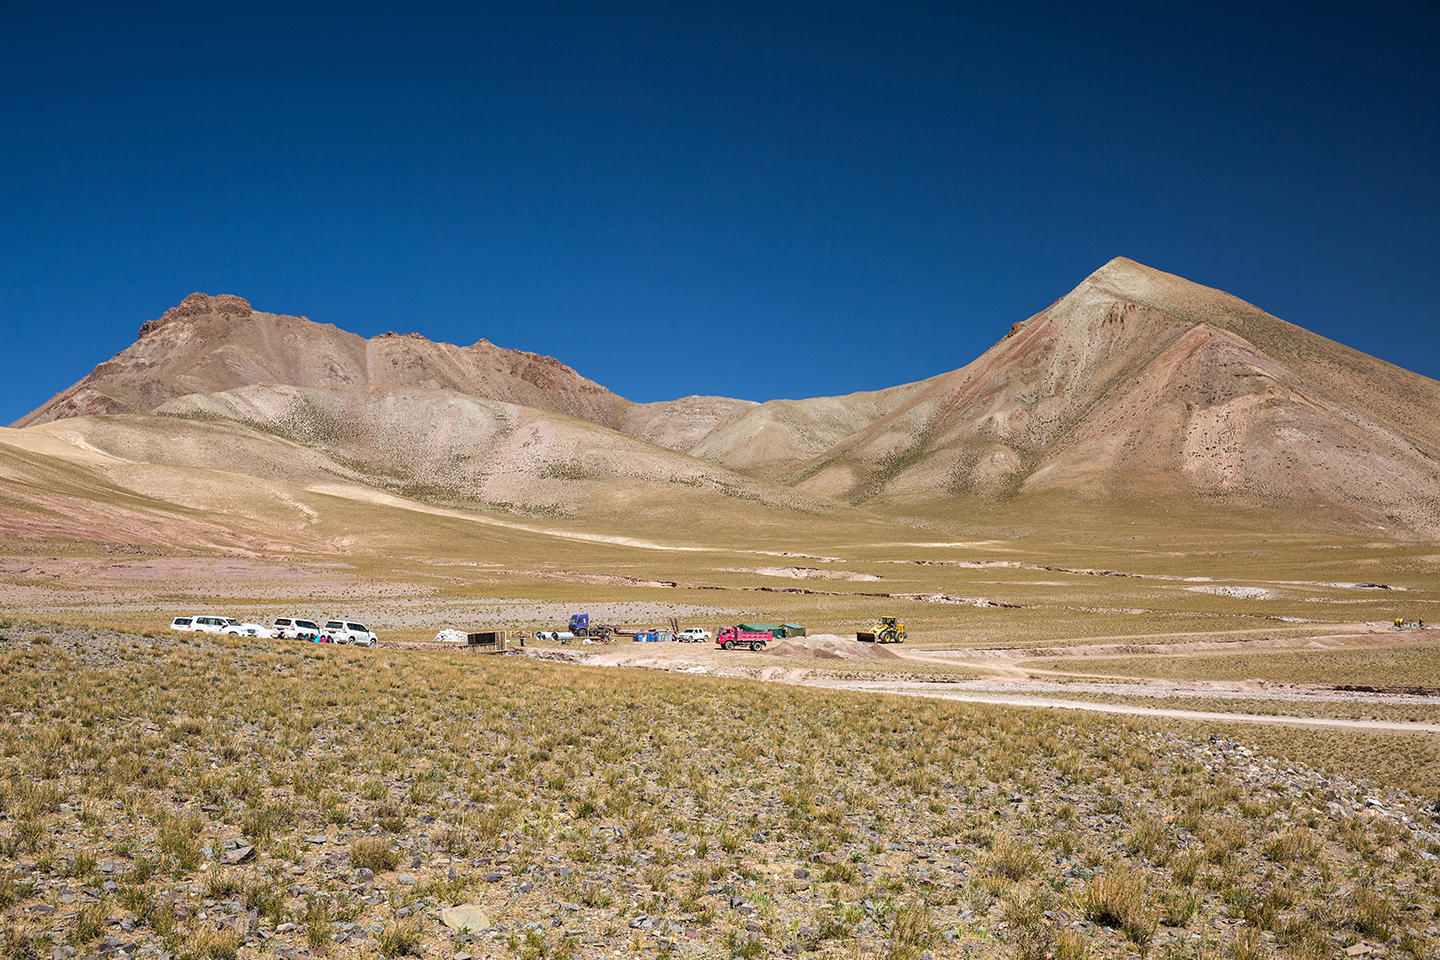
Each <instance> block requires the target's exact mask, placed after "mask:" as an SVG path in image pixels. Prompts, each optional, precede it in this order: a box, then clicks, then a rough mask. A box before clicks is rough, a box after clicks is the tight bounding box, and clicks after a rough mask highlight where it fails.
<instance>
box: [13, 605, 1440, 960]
mask: <svg viewBox="0 0 1440 960" xmlns="http://www.w3.org/2000/svg"><path fill="white" fill-rule="evenodd" d="M41 633H45V634H46V635H47V637H48V642H46V641H41V642H38V643H37V642H36V640H37V639H38V636H37V635H38V634H41ZM5 635H6V638H7V639H6V640H5V641H4V646H3V652H0V656H3V663H0V668H3V669H0V677H3V683H0V709H3V710H4V711H5V715H6V716H7V717H8V718H9V721H10V722H9V723H8V724H7V725H6V726H5V727H4V728H3V729H0V772H3V774H4V779H3V781H0V782H3V783H4V788H3V794H0V799H3V809H4V811H5V814H6V820H5V823H4V825H3V828H0V834H3V836H0V839H3V848H0V854H3V859H0V863H3V869H0V877H3V881H0V910H3V917H4V921H3V923H4V936H3V942H4V944H5V946H4V948H3V949H4V950H6V951H7V952H8V953H9V954H10V955H14V956H29V955H35V954H36V953H37V952H45V951H48V950H49V949H50V947H51V945H53V944H54V943H55V938H56V937H58V939H59V940H60V941H68V942H71V943H73V944H75V945H76V946H77V949H80V950H84V949H93V947H94V945H95V944H97V943H98V942H100V941H101V940H102V939H103V938H104V936H116V937H117V938H118V939H122V940H124V941H126V942H128V943H132V944H140V945H143V944H153V945H154V946H155V948H157V949H160V950H163V951H164V952H169V953H172V954H173V955H175V956H177V957H199V956H226V955H234V954H236V953H240V954H242V955H243V954H244V953H245V952H247V951H250V950H253V949H255V948H256V947H257V946H258V945H259V943H260V941H259V940H258V939H256V938H257V937H258V936H259V932H260V931H264V932H265V933H266V934H268V935H270V936H271V937H272V940H270V941H269V943H268V945H267V949H273V948H274V947H275V946H276V945H277V944H278V945H286V944H288V945H292V946H298V945H301V944H306V945H308V946H309V947H310V948H311V949H317V948H322V947H323V948H324V949H326V950H329V951H331V952H335V953H339V954H342V955H352V954H353V955H357V956H358V955H368V954H371V953H373V952H381V953H384V954H386V955H391V956H400V955H414V954H416V953H418V951H419V950H420V949H421V948H424V950H425V951H426V955H430V956H434V955H437V952H438V953H439V954H440V955H444V954H445V953H446V952H447V951H464V952H469V953H472V954H475V953H491V954H493V955H498V956H567V955H574V956H585V955H590V954H592V953H594V952H600V951H605V952H608V951H611V950H614V949H617V948H621V947H625V948H626V949H628V950H630V951H632V952H633V953H637V954H639V955H642V956H657V955H663V954H665V953H667V952H669V951H673V950H677V949H689V950H693V951H698V953H699V955H702V956H710V955H721V956H761V955H772V954H774V953H777V952H779V951H781V950H782V949H783V948H785V947H786V946H789V945H795V946H798V947H799V948H800V949H802V950H803V951H805V952H807V953H810V954H814V955H820V956H836V957H839V956H846V957H848V956H853V955H855V953H856V951H859V953H860V955H888V956H894V957H912V958H915V957H919V956H920V955H921V954H923V953H929V954H930V955H932V956H974V957H1011V956H1033V957H1037V958H1039V957H1044V956H1069V957H1076V956H1084V955H1087V954H1089V955H1091V956H1095V957H1107V956H1128V955H1133V951H1134V950H1136V949H1137V948H1144V949H1147V950H1149V951H1151V952H1152V953H1153V954H1155V955H1159V956H1166V955H1167V954H1166V952H1165V951H1166V949H1167V948H1168V947H1170V946H1174V945H1179V944H1182V943H1183V944H1185V945H1186V946H1185V947H1184V949H1185V950H1192V949H1194V948H1203V949H1206V950H1214V951H1223V950H1229V951H1230V952H1232V953H1233V952H1236V951H1241V950H1247V949H1251V947H1253V946H1255V945H1256V944H1259V945H1261V946H1263V947H1264V948H1265V949H1267V950H1270V951H1271V952H1272V953H1274V952H1277V951H1282V952H1284V954H1285V955H1287V956H1324V955H1329V954H1328V953H1327V951H1330V952H1333V951H1335V950H1338V949H1339V948H1341V947H1343V946H1345V945H1348V944H1354V943H1359V942H1364V941H1368V942H1388V943H1389V948H1390V950H1391V951H1392V952H1393V953H1395V954H1397V955H1400V956H1414V957H1426V956H1430V955H1432V954H1433V952H1434V950H1435V949H1436V948H1437V946H1440V944H1437V942H1436V941H1435V939H1434V937H1433V934H1431V933H1427V931H1428V930H1431V929H1433V927H1434V925H1435V923H1436V921H1437V917H1436V907H1435V904H1436V903H1437V902H1440V871H1437V870H1436V869H1435V868H1434V865H1433V862H1432V861H1430V860H1427V859H1425V857H1428V856H1432V855H1434V854H1435V853H1436V852H1437V851H1440V844H1437V843H1436V842H1434V841H1432V840H1427V839H1425V838H1422V837H1421V836H1419V835H1418V834H1417V833H1416V832H1415V831H1414V830H1413V829H1412V828H1411V827H1408V826H1407V825H1406V824H1405V822H1404V821H1402V820H1401V819H1400V815H1401V814H1405V815H1407V816H1409V817H1410V818H1411V822H1412V823H1418V822H1422V821H1423V819H1424V817H1425V814H1424V813H1423V812H1422V810H1421V806H1420V804H1419V803H1418V802H1417V801H1415V800H1414V799H1412V798H1407V797H1405V796H1404V795H1402V794H1398V793H1393V792H1392V793H1382V794H1380V795H1379V796H1380V802H1381V806H1380V807H1379V808H1375V807H1373V806H1367V797H1369V796H1371V795H1372V794H1373V788H1371V787H1368V786H1365V785H1364V784H1363V783H1351V782H1350V781H1349V780H1347V779H1346V778H1344V777H1343V776H1339V775H1336V774H1331V773H1324V774H1322V773H1317V772H1311V771H1308V770H1305V769H1303V768H1294V769H1292V765H1291V764H1290V763H1289V762H1287V761H1270V760H1267V759H1265V757H1264V756H1262V755H1247V754H1238V753H1236V751H1234V750H1233V749H1232V748H1230V747H1229V746H1228V745H1226V744H1217V743H1214V742H1211V741H1209V740H1208V739H1206V738H1204V737H1201V736H1196V735H1194V734H1190V733H1187V732H1184V729H1183V728H1177V727H1176V726H1174V725H1166V724H1139V723H1125V722H1120V721H1115V720H1108V719H1099V718H1088V717H1087V718H1082V719H1079V720H1077V719H1076V718H1074V717H1066V716H1062V715H1059V714H1054V713H1048V712H1044V711H1040V712H1027V713H1024V714H1018V713H1016V712H1014V711H1008V710H1004V709H990V708H981V707H971V706H965V705H957V704H946V703H940V702H931V701H914V700H907V699H903V698H884V697H873V696H865V695H857V694H848V693H829V692H824V691H816V690H809V689H805V690H802V689H794V688H786V687H777V686H768V685H761V684H753V683H744V682H736V681H726V680H719V679H714V678H706V677H675V676H668V675H663V674H656V673H653V672H640V671H630V670H605V671H598V670H587V669H584V668H576V667H571V666H566V665H556V664H544V663H537V662H533V661H526V660H516V659H513V658H483V657H475V656H467V655H465V654H463V653H428V652H417V651H394V650H386V649H384V648H380V649H378V650H375V651H357V650H352V649H349V648H343V647H342V648H321V647H314V646H304V645H292V646H279V645H275V644H272V643H268V642H253V641H243V640H236V641H229V640H224V641H215V640H207V639H205V638H195V637H186V638H177V637H170V636H164V637H160V638H145V637H133V636H123V635H114V634H110V633H107V632H100V631H96V632H93V633H90V632H80V631H76V630H73V629H63V628H61V629H50V630H48V631H44V630H37V629H34V628H25V627H21V628H18V629H17V628H16V627H15V626H11V627H9V628H7V629H6V631H5ZM1286 733H1287V735H1288V734H1289V732H1286ZM1247 735H1249V733H1248V732H1247ZM1239 736H1240V735H1239V734H1236V737H1237V738H1238V737H1239ZM1322 784H1323V785H1322ZM1330 803H1334V804H1335V805H1336V806H1335V807H1334V808H1333V809H1332V808H1330V807H1328V806H1327V804H1330ZM1276 836H1283V837H1285V838H1286V840H1285V844H1284V845H1283V846H1273V847H1272V845H1269V844H1268V841H1270V840H1271V839H1272V838H1275V837H1276ZM242 839H243V842H244V843H245V844H247V845H251V846H253V847H254V848H255V853H254V856H253V859H242V860H241V862H239V863H235V864H230V863H228V862H227V860H228V857H227V853H228V852H229V851H231V850H233V849H234V848H233V846H232V845H233V844H234V843H237V842H240V841H241V840H242ZM391 851H394V854H395V858H394V869H390V865H391ZM362 864H363V865H366V868H365V870H361V869H360V867H361V865H362ZM366 871H373V872H374V875H373V876H369V875H367V872H366ZM1106 878H1110V879H1106ZM107 881H108V882H110V883H113V884H114V887H113V888H105V889H102V887H103V884H104V883H105V882H107ZM1362 884H1363V887H1364V889H1365V891H1366V893H1365V895H1364V898H1360V899H1357V897H1356V895H1355V891H1356V890H1357V889H1358V888H1359V887H1360V886H1361V885H1362ZM82 889H94V890H96V891H97V896H95V897H94V899H93V901H89V902H87V905H86V906H85V910H81V911H79V912H76V911H75V910H74V909H73V908H71V909H70V910H68V911H61V912H58V913H56V914H40V913H37V912H35V911H34V910H33V909H32V907H33V906H34V905H36V904H44V903H46V902H53V901H54V900H55V898H56V897H58V896H59V895H60V891H62V890H70V891H71V892H72V893H74V892H75V891H77V890H82ZM1135 889H1143V890H1144V891H1145V892H1146V893H1145V896H1144V897H1143V898H1140V899H1139V901H1138V902H1137V900H1136V898H1135V897H1134V895H1133V891H1134V890H1135ZM7 891H8V892H7ZM466 901H471V902H477V903H479V904H481V905H482V906H483V908H484V909H485V910H486V911H487V912H488V914H489V917H490V922H491V923H492V924H493V926H491V927H488V928H487V929H486V930H484V931H472V932H469V933H452V932H450V931H447V930H445V929H444V928H443V927H442V926H441V925H440V924H439V921H438V919H437V916H436V914H437V911H438V910H439V908H441V907H443V906H448V905H449V904H451V903H455V902H466ZM86 911H88V912H86ZM202 912H203V913H204V914H205V917H204V919H203V920H202V919H199V918H200V915H201V913H202ZM1087 917H1088V918H1089V920H1088V921H1087ZM535 921H539V922H540V925H539V927H538V928H537V927H527V926H526V924H527V923H532V922H535ZM552 921H558V923H555V922H552ZM287 923H293V924H294V927H293V928H287V930H285V931H282V930H281V929H280V928H281V927H282V926H283V925H284V924H287ZM122 924H128V925H129V926H128V927H124V926H122ZM51 934H53V935H54V936H51ZM1391 936H1394V937H1396V938H1398V939H1396V940H1394V941H1393V942H1391V941H1389V938H1390V937H1391ZM467 938H468V939H467ZM1193 938H1198V939H1193ZM1252 941H1253V943H1252ZM627 945H628V946H627ZM1306 951H1309V952H1306ZM1172 953H1173V952H1172ZM1173 955H1175V956H1177V957H1178V956H1189V955H1192V954H1190V953H1173Z"/></svg>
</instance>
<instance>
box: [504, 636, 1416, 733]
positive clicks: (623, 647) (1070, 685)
mask: <svg viewBox="0 0 1440 960" xmlns="http://www.w3.org/2000/svg"><path fill="white" fill-rule="evenodd" d="M1374 639H1375V638H1374V634H1370V633H1349V634H1344V635H1340V636H1334V637H1330V638H1327V640H1329V641H1330V642H1332V643H1334V645H1336V646H1348V645H1352V644H1363V643H1368V642H1372V641H1373V640H1374ZM1276 645H1280V646H1290V645H1294V643H1293V641H1291V642H1290V643H1286V642H1285V641H1280V642H1279V643H1277V642H1276V640H1275V639H1274V638H1265V639H1261V638H1256V639H1253V640H1249V641H1244V640H1242V641H1235V640H1227V641H1221V642H1214V641H1212V642H1209V643H1195V644H1191V645H1188V646H1190V647H1192V648H1193V647H1201V648H1206V649H1217V648H1218V649H1220V650H1225V649H1245V648H1247V647H1260V648H1265V647H1270V646H1276ZM1185 646H1187V645H1184V644H1163V645H1161V644H1155V645H1152V651H1151V652H1154V653H1157V654H1160V655H1161V656H1164V655H1168V654H1172V653H1175V652H1179V649H1176V648H1183V647H1185ZM1094 649H1095V650H1096V651H1098V650H1105V651H1106V652H1114V646H1113V645H1111V644H1097V645H1095V648H1094ZM527 652H528V653H529V654H530V655H531V656H541V657H547V658H553V659H564V660H568V661H571V662H574V663H580V664H586V665H590V666H594V667H639V668H644V669H650V670H665V671H669V672H679V673H690V674H709V675H711V676H721V677H730V678H734V679H746V680H758V681H761V682H767V683H787V684H794V685H798V686H812V687H821V688H825V689H830V690H854V691H858V692H864V693H881V694H899V695H903V696H914V697H929V698H934V699H941V700H955V701H962V702H968V703H988V704H996V705H1000V706H1009V707H1028V708H1039V709H1052V710H1083V711H1089V712H1094V713H1108V714H1118V715H1124V716H1135V717H1162V718H1168V719H1176V720H1192V721H1203V722H1211V723H1253V724H1264V725H1268V726H1289V727H1309V728H1328V729H1344V730H1368V731H1374V732H1384V733H1415V734H1440V722H1428V721H1402V720H1380V719H1348V718H1335V717H1318V716H1307V715H1305V713H1306V708H1307V706H1319V705H1321V704H1327V703H1373V704H1384V705H1392V706H1399V705H1406V706H1414V707H1421V708H1429V709H1440V696H1426V695H1415V694H1406V693H1384V692H1358V691H1350V690H1337V689H1335V688H1333V687H1324V686H1317V685H1306V684H1276V683H1257V682H1251V681H1211V680H1188V681H1178V680H1147V679H1145V678H1117V677H1099V676H1091V675H1089V674H1084V673H1064V672H1061V671H1053V670H1034V669H1032V668H1028V667H1026V666H1024V665H1023V664H1021V663H1017V662H1016V661H1014V660H1011V659H1010V657H1011V656H1015V657H1017V659H1018V658H1023V657H1028V656H1031V655H1033V651H1029V650H1022V649H1015V650H933V649H928V650H927V649H916V650H907V651H905V652H903V653H902V652H901V651H900V650H898V649H897V648H894V647H877V646H875V645H872V644H857V643H854V642H852V641H849V640H846V639H844V638H840V637H832V636H815V637H810V638H807V639H805V640H801V641H778V642H776V643H774V644H772V645H771V648H770V649H768V650H767V651H766V652H764V653H760V654H748V653H744V652H741V653H735V652H730V653H726V652H722V651H719V650H717V649H715V648H714V647H713V646H712V645H707V644H696V645H690V644H676V645H671V644H638V645H636V644H623V643H622V644H618V645H615V646H610V647H606V648H603V649H600V650H575V649H570V650H565V651H560V650H549V651H544V650H538V649H535V650H531V651H527ZM937 654H939V656H937ZM946 654H949V655H950V656H946ZM1091 655H1092V656H1093V655H1094V654H1093V653H1092V654H1091ZM952 657H953V659H952ZM1074 659H1075V662H1076V664H1077V665H1079V664H1083V663H1084V662H1085V660H1086V659H1087V657H1086V656H1083V655H1082V656H1079V657H1076V658H1074ZM837 660H839V661H845V660H849V661H851V662H852V663H855V661H857V660H860V661H869V664H868V667H867V669H870V670H872V671H877V672H878V673H877V676H876V677H875V678H874V679H860V678H856V677H853V676H850V677H846V676H836V675H835V673H836V672H837V670H847V669H853V668H851V667H849V666H848V665H847V664H845V663H843V662H841V663H837V662H836V661H837ZM877 661H878V662H877ZM907 662H909V663H911V664H915V665H916V666H917V667H918V666H919V665H920V664H921V663H925V662H928V663H929V664H931V665H933V664H935V663H937V662H940V663H946V664H947V665H950V666H955V667H965V668H971V669H973V670H974V671H975V672H976V673H978V674H981V675H982V676H977V677H972V678H969V679H953V678H944V679H942V678H940V677H934V678H932V679H924V677H923V674H920V673H917V672H916V671H914V670H912V669H907ZM855 665H856V666H857V667H858V666H860V665H861V664H859V663H856V664H855ZM907 674H908V675H907ZM1062 680H1063V681H1064V682H1060V681H1062ZM1059 693H1079V694H1089V695H1092V696H1095V697H1097V698H1098V697H1108V696H1129V697H1164V698H1165V699H1167V700H1173V699H1186V698H1191V699H1205V700H1210V701H1214V700H1226V701H1231V702H1237V705H1238V702H1241V701H1245V700H1265V701H1275V700H1283V701H1286V702H1287V703H1289V704H1293V709H1294V711H1295V712H1293V713H1284V714H1273V713H1248V712H1244V711H1243V708H1242V709H1240V710H1237V711H1235V712H1229V711H1223V710H1199V709H1197V710H1188V709H1184V708H1180V707H1172V706H1163V707H1162V706H1154V707H1151V706H1144V705H1142V704H1135V703H1113V702H1106V701H1105V700H1101V699H1093V700H1092V699H1083V698H1077V699H1070V698H1068V697H1063V696H1053V695H1052V696H1046V694H1059Z"/></svg>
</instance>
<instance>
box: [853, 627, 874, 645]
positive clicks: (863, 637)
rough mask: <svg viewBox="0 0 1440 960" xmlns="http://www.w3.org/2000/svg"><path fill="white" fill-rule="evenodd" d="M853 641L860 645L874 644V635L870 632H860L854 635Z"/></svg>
mask: <svg viewBox="0 0 1440 960" xmlns="http://www.w3.org/2000/svg"><path fill="white" fill-rule="evenodd" d="M855 639H856V640H859V641H860V642H861V643H874V642H875V633H874V631H872V630H861V631H860V632H858V633H856V634H855Z"/></svg>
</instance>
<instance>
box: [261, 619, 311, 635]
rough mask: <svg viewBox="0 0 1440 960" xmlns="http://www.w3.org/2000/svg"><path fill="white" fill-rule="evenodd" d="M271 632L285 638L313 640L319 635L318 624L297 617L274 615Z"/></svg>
mask: <svg viewBox="0 0 1440 960" xmlns="http://www.w3.org/2000/svg"><path fill="white" fill-rule="evenodd" d="M270 629H271V632H272V633H274V634H275V636H276V637H281V638H284V639H286V640H314V639H315V638H316V637H318V636H320V624H318V623H316V622H315V621H314V620H301V619H300V618H299V617H276V618H275V626H273V627H271V628H270Z"/></svg>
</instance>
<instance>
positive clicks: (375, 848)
mask: <svg viewBox="0 0 1440 960" xmlns="http://www.w3.org/2000/svg"><path fill="white" fill-rule="evenodd" d="M399 865H400V851H399V850H396V849H395V848H394V847H393V846H391V845H390V841H389V840H386V839H385V838H384V837H362V838H361V839H359V840H356V841H355V842H354V843H352V844H350V866H352V867H354V868H355V869H357V870H358V869H360V868H361V867H365V868H368V869H370V870H374V871H375V872H376V873H383V872H384V871H386V870H394V869H395V868H396V867H397V866H399Z"/></svg>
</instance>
